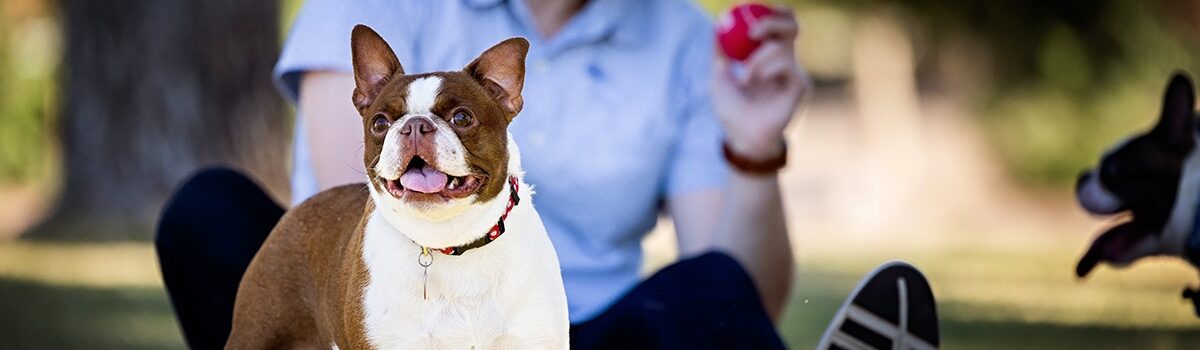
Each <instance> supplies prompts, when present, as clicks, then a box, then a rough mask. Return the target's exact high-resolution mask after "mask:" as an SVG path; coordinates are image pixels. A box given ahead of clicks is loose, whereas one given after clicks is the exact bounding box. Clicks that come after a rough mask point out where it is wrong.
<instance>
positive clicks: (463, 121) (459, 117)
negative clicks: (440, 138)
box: [450, 111, 471, 128]
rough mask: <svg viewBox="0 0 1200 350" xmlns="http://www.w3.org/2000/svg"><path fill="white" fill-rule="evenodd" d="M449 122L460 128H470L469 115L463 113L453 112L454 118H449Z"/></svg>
mask: <svg viewBox="0 0 1200 350" xmlns="http://www.w3.org/2000/svg"><path fill="white" fill-rule="evenodd" d="M450 122H451V123H454V125H456V126H458V127H460V128H465V127H468V126H471V115H470V114H467V112H463V111H458V112H454V117H453V118H450Z"/></svg>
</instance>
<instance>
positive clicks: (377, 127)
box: [371, 113, 392, 134]
mask: <svg viewBox="0 0 1200 350" xmlns="http://www.w3.org/2000/svg"><path fill="white" fill-rule="evenodd" d="M389 126H392V121H391V120H388V118H387V117H386V116H384V115H383V113H380V114H376V115H375V119H374V120H372V121H371V131H373V132H375V133H377V134H382V133H384V132H386V131H387V129H388V127H389Z"/></svg>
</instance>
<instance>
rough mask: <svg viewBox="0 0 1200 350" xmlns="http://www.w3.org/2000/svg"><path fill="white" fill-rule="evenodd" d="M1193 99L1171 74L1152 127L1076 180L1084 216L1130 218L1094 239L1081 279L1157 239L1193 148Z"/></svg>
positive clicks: (1080, 270) (1182, 82) (1183, 80)
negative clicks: (1123, 215)
mask: <svg viewBox="0 0 1200 350" xmlns="http://www.w3.org/2000/svg"><path fill="white" fill-rule="evenodd" d="M1194 99H1195V92H1194V91H1193V87H1192V83H1191V81H1190V79H1188V78H1187V77H1186V76H1184V75H1182V74H1177V75H1175V77H1174V78H1172V79H1171V82H1170V83H1169V84H1168V86H1167V91H1166V93H1165V97H1164V98H1163V106H1162V114H1161V115H1160V116H1159V120H1158V122H1157V124H1156V125H1155V126H1154V128H1153V129H1151V130H1150V131H1147V132H1145V133H1142V134H1139V135H1136V136H1134V137H1132V138H1130V139H1128V140H1127V141H1125V142H1124V143H1120V144H1118V145H1117V146H1116V147H1114V148H1113V149H1112V150H1110V151H1109V152H1108V153H1106V154H1105V155H1104V156H1103V157H1101V159H1100V164H1099V166H1098V167H1097V168H1096V169H1088V170H1086V171H1084V173H1083V174H1082V175H1081V176H1080V177H1079V181H1078V183H1077V184H1076V199H1077V200H1078V201H1079V204H1080V205H1081V206H1082V207H1083V208H1084V209H1085V210H1087V211H1088V212H1089V213H1092V214H1095V215H1114V214H1119V213H1124V212H1128V213H1130V214H1131V216H1132V219H1129V220H1128V221H1126V222H1123V223H1121V224H1120V225H1117V226H1115V227H1113V228H1112V229H1110V230H1109V231H1108V232H1106V233H1105V234H1103V235H1101V236H1100V237H1099V238H1097V240H1096V242H1095V243H1094V244H1093V245H1092V248H1091V250H1090V251H1089V252H1088V254H1087V256H1085V257H1084V259H1083V261H1080V266H1079V268H1078V269H1077V274H1079V275H1080V276H1083V275H1086V274H1087V272H1088V271H1090V270H1091V269H1092V268H1093V267H1094V266H1095V265H1096V264H1097V263H1098V262H1099V261H1101V260H1107V261H1110V262H1125V261H1129V260H1131V256H1130V255H1129V253H1130V252H1131V250H1133V249H1134V248H1135V246H1137V245H1139V244H1142V243H1143V240H1144V239H1146V238H1147V237H1149V236H1150V235H1159V234H1160V233H1161V232H1162V231H1163V229H1164V227H1165V226H1166V225H1167V223H1168V221H1169V220H1170V219H1171V216H1172V211H1173V209H1174V207H1175V203H1176V199H1177V197H1178V196H1179V195H1180V194H1179V193H1178V192H1179V186H1180V179H1181V177H1182V176H1183V174H1184V168H1185V166H1186V162H1187V159H1188V157H1189V156H1191V155H1192V152H1193V150H1194V148H1195V132H1196V131H1195V125H1194V124H1195V121H1194V118H1195V114H1194V113H1195V112H1194V103H1195V102H1194ZM1187 215H1191V214H1187Z"/></svg>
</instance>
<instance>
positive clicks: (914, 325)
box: [817, 261, 940, 350]
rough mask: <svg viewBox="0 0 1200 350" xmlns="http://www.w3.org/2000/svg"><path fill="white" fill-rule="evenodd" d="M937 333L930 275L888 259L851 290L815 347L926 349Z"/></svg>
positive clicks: (933, 344) (935, 342)
mask: <svg viewBox="0 0 1200 350" xmlns="http://www.w3.org/2000/svg"><path fill="white" fill-rule="evenodd" d="M939 339H940V338H939V335H938V317H937V306H936V305H935V304H934V299H933V291H932V290H931V289H930V288H929V281H927V280H925V276H924V275H922V274H921V271H918V270H917V268H915V267H913V266H912V265H909V264H908V263H906V262H903V261H889V262H887V263H884V264H883V265H881V266H879V267H878V268H876V269H875V271H872V272H871V273H870V274H868V275H867V277H865V278H863V281H862V282H861V283H860V284H859V285H858V287H856V288H855V289H854V291H853V292H852V293H850V297H849V298H847V299H846V302H845V303H844V304H842V308H841V310H838V312H837V314H836V315H835V316H834V317H833V321H832V322H830V323H829V328H828V329H826V330H825V335H824V336H822V337H821V342H820V343H819V345H818V346H817V349H822V350H824V349H850V350H858V349H894V350H928V349H937V348H938V347H939V346H940V345H939V344H940V341H939Z"/></svg>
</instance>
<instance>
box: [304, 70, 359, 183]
mask: <svg viewBox="0 0 1200 350" xmlns="http://www.w3.org/2000/svg"><path fill="white" fill-rule="evenodd" d="M353 91H354V77H353V76H351V75H350V74H349V73H340V72H323V71H316V72H306V73H303V75H302V76H301V77H300V101H299V111H300V112H299V114H300V116H299V117H300V118H303V119H304V123H305V127H306V128H307V129H306V130H305V137H306V138H307V139H308V140H307V141H308V149H309V158H310V162H311V164H312V169H313V175H314V176H315V177H316V179H317V187H318V189H319V190H322V191H323V190H326V189H330V188H333V187H336V186H339V185H344V184H348V183H355V182H363V181H366V175H365V174H366V171H365V170H364V168H363V147H362V146H363V145H362V143H363V141H362V140H363V129H362V117H361V116H359V115H358V111H356V110H355V109H354V104H353V103H351V102H350V94H351V93H353Z"/></svg>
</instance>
